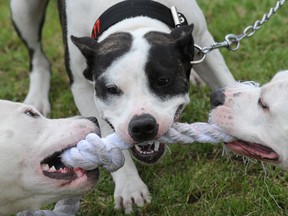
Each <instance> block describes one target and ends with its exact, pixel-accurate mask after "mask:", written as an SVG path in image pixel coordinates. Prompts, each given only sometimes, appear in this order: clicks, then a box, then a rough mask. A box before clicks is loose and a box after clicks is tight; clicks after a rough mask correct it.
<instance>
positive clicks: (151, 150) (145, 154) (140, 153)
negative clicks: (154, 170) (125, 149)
mask: <svg viewBox="0 0 288 216" xmlns="http://www.w3.org/2000/svg"><path fill="white" fill-rule="evenodd" d="M131 152H132V155H133V156H134V157H135V158H136V159H137V160H139V161H141V162H144V163H147V164H152V163H156V162H157V161H158V160H159V159H160V158H161V157H162V155H163V154H164V153H165V144H163V143H160V142H158V141H151V144H147V145H135V146H133V147H132V148H131Z"/></svg>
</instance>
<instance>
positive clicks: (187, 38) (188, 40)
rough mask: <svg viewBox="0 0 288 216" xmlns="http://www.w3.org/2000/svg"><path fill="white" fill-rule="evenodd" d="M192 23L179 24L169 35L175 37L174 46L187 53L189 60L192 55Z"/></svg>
mask: <svg viewBox="0 0 288 216" xmlns="http://www.w3.org/2000/svg"><path fill="white" fill-rule="evenodd" d="M193 29H194V25H193V24H191V25H188V26H181V27H177V28H175V29H173V30H172V32H171V33H170V35H171V36H172V37H173V38H174V39H175V45H176V47H177V48H178V49H179V50H180V51H181V52H182V53H183V54H184V55H188V57H189V59H190V61H192V60H193V57H194V40H193V36H192V31H193Z"/></svg>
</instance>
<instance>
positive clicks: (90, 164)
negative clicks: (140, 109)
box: [61, 122, 235, 172]
mask: <svg viewBox="0 0 288 216" xmlns="http://www.w3.org/2000/svg"><path fill="white" fill-rule="evenodd" d="M234 139H235V138H233V137H232V136H230V135H228V134H226V133H225V132H224V131H223V130H222V129H221V128H220V127H219V126H217V125H215V124H209V123H201V122H197V123H193V124H188V123H174V124H173V125H172V127H171V128H170V129H169V130H168V132H167V133H166V134H165V135H164V136H162V137H160V138H159V139H157V140H153V141H147V142H144V143H140V144H139V145H148V144H152V143H153V142H155V141H158V142H160V143H165V144H171V143H186V144H188V143H193V142H199V143H219V142H229V141H232V140H234ZM130 147H131V145H129V144H127V143H125V142H124V141H123V140H121V139H120V138H119V136H118V135H117V134H116V133H113V134H111V135H109V136H107V137H105V138H100V137H99V136H98V135H96V134H93V133H90V134H88V135H87V136H86V139H85V140H82V141H80V142H79V143H78V144H77V146H76V147H74V148H70V149H68V150H66V151H65V152H63V153H62V155H61V158H62V162H63V163H64V164H65V165H67V166H71V167H80V168H83V169H85V170H93V169H95V168H97V167H98V166H103V167H104V168H105V169H106V170H107V171H109V172H113V171H116V170H118V169H119V168H121V167H122V166H123V164H124V162H125V158H124V155H123V154H122V151H121V150H126V149H128V148H130Z"/></svg>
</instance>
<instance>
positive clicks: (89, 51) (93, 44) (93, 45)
mask: <svg viewBox="0 0 288 216" xmlns="http://www.w3.org/2000/svg"><path fill="white" fill-rule="evenodd" d="M71 40H72V42H73V43H74V44H75V45H76V46H77V47H78V48H79V50H80V51H81V53H82V54H83V55H84V56H85V57H86V59H87V61H89V60H90V59H91V58H92V57H95V55H96V53H97V52H96V50H97V47H98V43H97V41H96V40H94V39H92V38H90V37H81V38H78V37H75V36H73V35H71Z"/></svg>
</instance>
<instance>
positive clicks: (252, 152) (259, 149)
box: [225, 140, 279, 163]
mask: <svg viewBox="0 0 288 216" xmlns="http://www.w3.org/2000/svg"><path fill="white" fill-rule="evenodd" d="M225 145H226V146H227V147H228V148H229V149H230V150H231V151H233V152H235V153H237V154H240V155H243V156H246V157H249V158H253V159H256V160H260V161H266V162H270V163H277V162H278V161H279V155H278V154H277V153H276V152H275V151H274V150H273V149H271V148H270V147H267V146H264V145H262V144H258V143H250V142H246V141H243V140H235V141H232V142H229V143H225Z"/></svg>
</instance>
